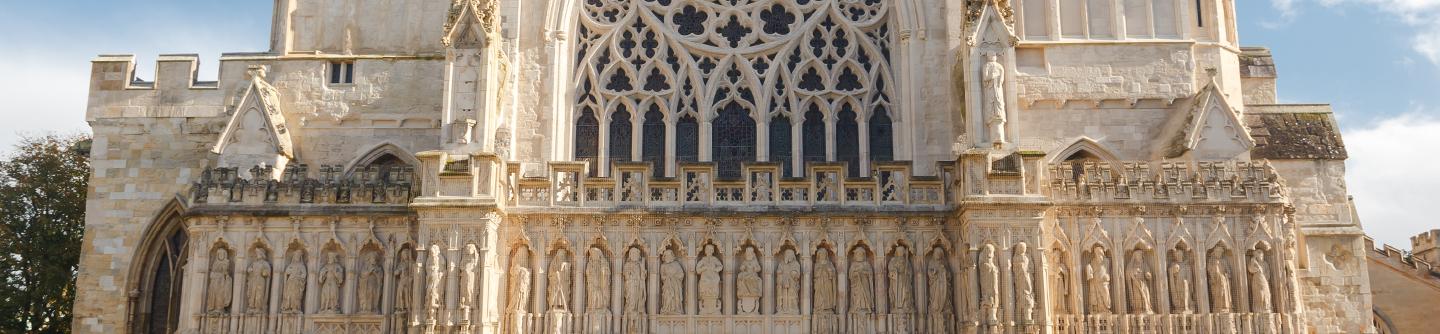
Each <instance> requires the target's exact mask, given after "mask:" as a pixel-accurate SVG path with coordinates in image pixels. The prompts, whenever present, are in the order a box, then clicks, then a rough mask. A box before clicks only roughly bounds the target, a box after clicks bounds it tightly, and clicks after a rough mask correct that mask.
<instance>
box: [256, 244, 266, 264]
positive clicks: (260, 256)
mask: <svg viewBox="0 0 1440 334" xmlns="http://www.w3.org/2000/svg"><path fill="white" fill-rule="evenodd" d="M254 253H255V260H256V261H264V260H265V249H264V248H260V247H255V251H254Z"/></svg>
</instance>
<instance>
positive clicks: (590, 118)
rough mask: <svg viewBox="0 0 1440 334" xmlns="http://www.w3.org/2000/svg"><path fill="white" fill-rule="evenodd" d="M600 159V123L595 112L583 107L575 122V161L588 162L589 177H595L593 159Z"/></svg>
mask: <svg viewBox="0 0 1440 334" xmlns="http://www.w3.org/2000/svg"><path fill="white" fill-rule="evenodd" d="M599 157H600V121H599V120H597V119H595V111H594V110H593V109H591V108H590V107H584V108H582V109H581V112H580V119H579V120H578V121H576V122H575V160H577V161H588V162H590V168H591V169H590V175H595V171H596V170H597V168H599V167H598V166H595V163H596V162H597V161H595V159H597V158H599Z"/></svg>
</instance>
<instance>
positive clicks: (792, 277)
mask: <svg viewBox="0 0 1440 334" xmlns="http://www.w3.org/2000/svg"><path fill="white" fill-rule="evenodd" d="M802 270H803V268H800V261H798V260H796V259H795V250H794V249H790V248H786V249H785V250H784V251H781V252H780V267H779V270H777V272H776V273H775V276H776V277H775V313H777V314H784V315H797V314H800V280H801V278H802V277H803V276H804V273H803V272H802Z"/></svg>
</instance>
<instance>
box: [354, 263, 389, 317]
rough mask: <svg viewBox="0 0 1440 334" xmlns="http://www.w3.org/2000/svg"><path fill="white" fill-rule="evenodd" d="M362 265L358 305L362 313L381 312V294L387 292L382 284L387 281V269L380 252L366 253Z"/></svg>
mask: <svg viewBox="0 0 1440 334" xmlns="http://www.w3.org/2000/svg"><path fill="white" fill-rule="evenodd" d="M360 265H361V267H360V285H359V286H358V287H357V289H359V291H357V292H356V294H357V295H358V298H356V301H357V303H358V305H357V306H358V307H359V308H360V313H366V314H371V313H380V295H381V294H383V293H385V288H383V287H382V286H381V284H384V282H385V269H384V268H383V267H382V266H381V265H380V253H379V252H367V253H365V256H364V259H363V260H361V264H360Z"/></svg>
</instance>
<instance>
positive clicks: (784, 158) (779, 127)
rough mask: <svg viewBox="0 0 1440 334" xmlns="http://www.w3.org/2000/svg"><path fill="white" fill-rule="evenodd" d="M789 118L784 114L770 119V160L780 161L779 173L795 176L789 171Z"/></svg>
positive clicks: (792, 155)
mask: <svg viewBox="0 0 1440 334" xmlns="http://www.w3.org/2000/svg"><path fill="white" fill-rule="evenodd" d="M791 142H792V141H791V138H790V118H789V117H785V115H779V116H775V118H772V119H770V162H778V163H780V166H781V167H780V171H781V175H787V176H795V174H794V173H793V172H791V171H790V160H791V159H790V158H791V157H794V156H795V155H794V154H793V153H791V152H790V143H791Z"/></svg>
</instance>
